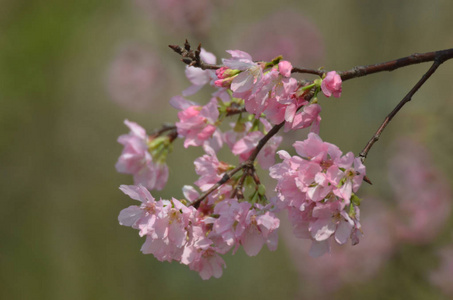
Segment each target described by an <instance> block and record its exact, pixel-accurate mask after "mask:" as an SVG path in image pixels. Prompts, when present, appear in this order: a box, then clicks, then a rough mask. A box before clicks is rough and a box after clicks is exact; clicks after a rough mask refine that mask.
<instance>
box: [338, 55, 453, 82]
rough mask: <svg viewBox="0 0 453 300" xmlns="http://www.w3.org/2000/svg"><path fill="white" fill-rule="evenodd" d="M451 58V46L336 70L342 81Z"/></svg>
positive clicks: (452, 56)
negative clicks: (346, 69) (344, 69)
mask: <svg viewBox="0 0 453 300" xmlns="http://www.w3.org/2000/svg"><path fill="white" fill-rule="evenodd" d="M451 58H453V48H452V49H446V50H440V51H434V52H426V53H415V54H412V55H409V56H406V57H402V58H399V59H395V60H392V61H388V62H383V63H379V64H374V65H368V66H357V67H354V68H352V69H351V70H348V71H342V72H338V74H339V75H340V76H341V79H342V80H343V81H345V80H349V79H352V78H357V77H362V76H366V75H370V74H374V73H378V72H383V71H389V72H390V71H393V70H396V69H399V68H402V67H406V66H410V65H415V64H419V63H423V62H428V61H435V60H438V61H440V62H441V63H442V62H444V61H446V60H448V59H451Z"/></svg>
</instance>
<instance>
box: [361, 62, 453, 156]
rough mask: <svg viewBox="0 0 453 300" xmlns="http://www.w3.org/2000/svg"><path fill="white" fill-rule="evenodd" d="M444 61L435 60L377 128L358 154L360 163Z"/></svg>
mask: <svg viewBox="0 0 453 300" xmlns="http://www.w3.org/2000/svg"><path fill="white" fill-rule="evenodd" d="M443 61H444V60H442V59H439V60H435V61H434V63H433V64H432V66H431V67H430V68H429V70H428V71H427V72H426V73H425V74H424V75H423V76H422V78H421V79H420V80H419V81H418V82H417V84H415V86H414V87H413V88H412V89H411V90H410V91H409V93H407V95H406V96H405V97H404V98H403V99H402V100H401V101H400V102H399V103H398V105H397V106H396V107H395V108H394V109H393V110H392V111H391V112H390V113H389V114H388V115H387V117H386V118H385V119H384V122H382V124H381V126H379V128H378V130H377V131H376V133H375V134H374V135H373V137H372V138H371V139H370V140H369V141H368V143H367V144H366V146H365V148H363V150H362V151H361V152H360V154H359V157H360V158H361V160H362V162H363V161H365V159H366V157H367V155H368V151H370V149H371V147H373V145H374V143H376V142H377V141H378V140H379V137H380V136H381V134H382V132H383V131H384V129H385V127H386V126H387V125H388V124H389V123H390V121H391V120H392V119H393V117H394V116H395V115H396V114H397V113H398V112H399V111H400V109H401V108H402V107H403V106H404V105H405V104H406V103H407V102H409V101H411V99H412V96H413V95H414V94H415V93H416V92H417V91H418V89H419V88H420V87H421V86H422V85H423V84H424V83H425V82H426V81H427V80H428V78H429V77H431V75H432V74H433V73H434V72H435V71H436V70H437V68H438V67H439V66H440V65H441V64H442V62H443Z"/></svg>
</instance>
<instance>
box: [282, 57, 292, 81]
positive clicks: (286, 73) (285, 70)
mask: <svg viewBox="0 0 453 300" xmlns="http://www.w3.org/2000/svg"><path fill="white" fill-rule="evenodd" d="M292 69H293V66H292V65H291V63H290V62H289V61H286V60H282V61H280V62H279V63H278V71H279V72H280V74H281V75H282V76H283V77H290V76H291V70H292Z"/></svg>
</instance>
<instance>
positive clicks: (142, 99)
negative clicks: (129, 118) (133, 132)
mask: <svg viewBox="0 0 453 300" xmlns="http://www.w3.org/2000/svg"><path fill="white" fill-rule="evenodd" d="M167 78H168V76H167V72H166V70H165V68H164V67H163V66H162V65H161V63H160V59H159V57H158V56H156V54H155V53H153V52H152V51H150V50H149V49H147V48H146V47H144V46H142V45H139V44H130V45H126V46H123V47H121V48H120V49H119V51H118V53H117V54H116V56H115V58H114V59H113V61H112V64H111V66H110V69H109V72H108V78H107V90H108V93H109V95H110V97H111V98H112V100H113V101H115V102H116V103H118V104H120V105H121V106H124V107H126V108H129V109H131V110H135V111H140V110H143V109H149V108H150V107H151V106H155V105H156V104H157V103H159V101H160V97H162V96H163V92H162V91H164V90H165V88H164V87H165V86H166V85H167V84H166V82H167Z"/></svg>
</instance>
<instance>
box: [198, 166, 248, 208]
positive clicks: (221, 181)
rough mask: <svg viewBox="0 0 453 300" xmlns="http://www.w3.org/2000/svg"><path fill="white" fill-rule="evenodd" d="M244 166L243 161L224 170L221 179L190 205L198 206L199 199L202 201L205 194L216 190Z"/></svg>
mask: <svg viewBox="0 0 453 300" xmlns="http://www.w3.org/2000/svg"><path fill="white" fill-rule="evenodd" d="M244 166H245V163H242V164H240V165H238V166H237V167H236V168H234V169H232V170H230V171H228V172H226V173H225V174H223V177H222V179H220V180H219V181H217V183H216V184H214V185H213V186H211V188H210V189H209V190H207V191H206V192H204V193H203V194H202V195H201V196H200V197H198V198H197V199H196V200H195V201H194V202H192V203H191V204H190V205H192V206H193V207H195V208H198V206H200V203H201V201H203V200H204V199H205V198H206V197H207V196H209V194H211V193H212V192H214V191H215V190H217V189H218V188H219V187H220V186H221V185H222V184H224V183H226V182H227V181H228V180H230V179H231V177H232V176H233V175H234V174H236V173H237V172H239V171H240V170H241V169H243V168H244Z"/></svg>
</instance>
